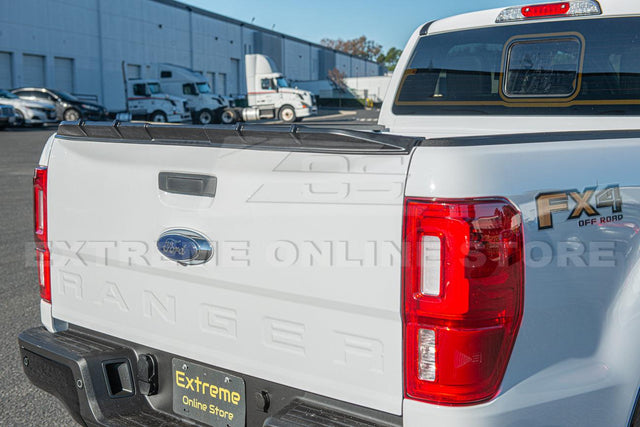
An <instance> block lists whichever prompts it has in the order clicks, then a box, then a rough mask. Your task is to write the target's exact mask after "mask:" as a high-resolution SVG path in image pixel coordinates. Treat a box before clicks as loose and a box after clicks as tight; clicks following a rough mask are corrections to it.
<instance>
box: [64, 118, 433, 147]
mask: <svg viewBox="0 0 640 427" xmlns="http://www.w3.org/2000/svg"><path fill="white" fill-rule="evenodd" d="M57 135H58V136H59V137H63V138H79V139H83V140H97V141H104V142H121V143H133V144H159V145H187V146H204V147H228V148H235V149H254V150H281V151H312V152H330V153H353V154H394V153H395V154H409V153H410V152H411V149H412V148H413V147H415V146H416V145H418V144H419V143H420V142H421V141H422V140H423V139H422V138H415V137H406V136H398V135H390V134H385V133H380V132H367V131H360V130H350V129H336V128H325V127H310V126H300V125H291V126H278V125H246V124H241V123H239V124H236V125H205V126H201V125H172V124H159V123H128V122H127V123H125V122H119V121H114V122H83V121H76V122H62V123H60V125H59V126H58V133H57Z"/></svg>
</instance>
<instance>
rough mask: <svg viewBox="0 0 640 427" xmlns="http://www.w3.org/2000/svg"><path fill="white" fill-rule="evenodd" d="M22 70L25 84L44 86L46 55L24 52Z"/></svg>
mask: <svg viewBox="0 0 640 427" xmlns="http://www.w3.org/2000/svg"><path fill="white" fill-rule="evenodd" d="M22 70H23V74H22V75H23V81H22V84H23V85H24V86H33V87H44V56H41V55H27V54H24V55H23V57H22Z"/></svg>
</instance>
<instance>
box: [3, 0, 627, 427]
mask: <svg viewBox="0 0 640 427" xmlns="http://www.w3.org/2000/svg"><path fill="white" fill-rule="evenodd" d="M252 58H253V59H252V60H249V61H248V62H249V63H250V64H249V65H248V68H252V69H253V70H254V71H253V72H252V73H250V75H252V76H253V77H254V79H255V80H254V83H257V84H258V86H257V87H256V86H255V85H254V86H252V87H251V88H250V91H252V92H253V91H261V90H264V91H268V93H269V94H276V95H278V96H280V95H282V96H283V99H284V98H285V96H284V95H285V94H286V96H287V97H289V96H291V97H292V98H291V99H295V97H298V99H300V103H302V102H309V100H308V98H307V101H303V100H302V99H301V97H299V96H298V93H297V92H295V91H293V90H291V89H288V88H286V87H284V84H282V85H281V86H276V88H277V90H272V89H271V87H272V86H271V85H272V84H273V83H274V80H275V84H276V85H278V84H279V83H278V82H277V80H278V79H279V78H280V77H279V76H280V75H278V74H275V73H272V72H271V71H268V72H262V71H260V72H255V69H256V68H260V67H261V66H258V65H256V63H258V62H262V63H263V65H264V64H265V63H266V64H267V65H268V61H267V60H266V59H265V58H264V57H262V56H254V57H252ZM265 68H266V66H265ZM269 70H272V69H271V68H269ZM265 80H266V81H265ZM263 81H265V82H264V87H265V88H267V89H262V87H263V86H262V82H263ZM284 89H287V91H286V92H285V91H284ZM388 92H389V93H388V95H387V96H386V97H385V100H384V102H383V105H382V107H381V112H380V118H379V124H380V125H381V126H382V127H383V128H384V129H383V130H381V131H379V132H376V131H357V130H350V129H330V128H326V127H320V126H318V127H311V126H302V125H297V124H291V125H286V126H278V125H251V124H237V125H235V126H224V125H218V126H216V125H209V126H199V125H181V126H173V125H167V124H158V123H150V124H149V123H146V124H139V123H118V122H113V123H107V122H101V123H96V122H87V123H83V122H82V121H76V122H64V123H62V124H60V126H59V128H58V131H57V133H56V134H54V135H52V136H51V137H50V138H49V139H48V142H47V143H46V145H45V147H44V151H43V153H42V157H41V158H40V161H39V164H38V165H37V168H36V170H35V173H34V181H33V184H34V185H33V196H34V204H35V221H34V226H35V234H34V238H35V254H36V258H37V260H38V269H39V275H38V277H39V279H38V280H39V289H40V295H39V298H40V308H41V320H42V325H41V326H38V327H34V328H30V329H27V330H25V331H24V332H22V333H21V334H20V336H19V340H18V345H19V349H20V357H21V359H20V361H15V363H16V364H20V365H22V367H23V369H24V372H25V374H26V375H27V377H28V378H29V379H30V380H31V381H32V382H33V383H34V384H35V385H37V386H38V387H40V388H42V389H43V390H46V391H48V392H49V393H52V394H54V395H55V396H56V397H58V398H59V399H60V400H62V401H63V402H64V403H65V405H66V407H67V408H68V410H69V411H70V413H71V414H73V416H74V417H75V419H76V420H78V421H79V422H81V423H84V424H86V425H92V426H93V425H113V426H115V425H126V426H134V425H136V426H140V425H163V426H168V425H172V426H173V425H175V426H192V425H194V424H198V425H207V426H215V427H245V426H249V427H254V426H264V427H292V426H358V427H365V426H367V427H370V426H380V427H390V426H397V427H399V426H405V427H463V426H464V427H467V426H472V427H514V426H518V427H605V426H606V427H630V426H631V427H640V409H639V404H638V396H639V391H640V171H639V169H638V159H640V130H638V119H639V117H640V7H639V5H638V2H637V1H636V0H602V1H600V2H598V1H595V0H568V1H564V2H560V3H547V4H531V5H523V6H518V7H506V8H499V9H492V10H486V11H480V12H474V13H471V14H465V15H460V16H454V17H449V18H444V19H439V20H435V21H429V22H426V23H424V24H423V25H420V26H419V27H418V28H416V29H415V31H414V32H413V34H412V35H411V37H410V39H409V41H408V43H407V45H406V47H405V49H404V51H403V53H402V55H401V57H400V59H399V62H398V65H397V68H396V69H395V71H394V74H393V77H392V79H391V82H390V84H389V89H388ZM254 95H256V98H257V94H254ZM287 99H289V98H287ZM287 102H293V101H287ZM269 103H270V105H272V110H273V112H275V111H279V112H280V113H281V112H282V108H284V107H285V106H286V105H289V106H291V108H293V110H294V112H295V111H297V110H296V108H298V107H295V106H293V104H287V103H284V102H283V103H282V104H278V105H279V106H278V107H277V106H276V103H275V102H274V101H269ZM265 105H266V103H265ZM256 108H258V107H256ZM265 108H266V107H265ZM311 108H312V104H309V105H308V107H307V109H303V108H302V107H300V108H298V110H299V111H308V110H310V109H311ZM295 117H296V118H298V117H299V116H297V115H296V116H295ZM25 285H29V286H30V284H25ZM33 285H34V287H35V284H33ZM34 298H37V296H36V295H35V292H34ZM35 398H36V397H34V399H35ZM37 398H38V399H41V397H37ZM7 410H11V409H7ZM46 422H47V420H44V419H43V420H42V424H46Z"/></svg>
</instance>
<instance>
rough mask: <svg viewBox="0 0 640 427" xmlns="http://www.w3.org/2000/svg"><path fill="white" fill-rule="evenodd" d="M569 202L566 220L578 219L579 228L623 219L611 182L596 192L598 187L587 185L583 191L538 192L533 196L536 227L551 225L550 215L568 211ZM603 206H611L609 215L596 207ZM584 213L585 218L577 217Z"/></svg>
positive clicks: (617, 191)
mask: <svg viewBox="0 0 640 427" xmlns="http://www.w3.org/2000/svg"><path fill="white" fill-rule="evenodd" d="M570 205H571V211H570V212H569V216H568V217H567V220H573V219H577V220H579V221H578V226H579V227H584V226H586V225H593V224H605V223H608V222H615V221H620V220H621V219H622V213H621V212H622V198H621V197H620V187H619V186H618V185H610V186H608V187H606V188H604V189H602V190H600V191H597V187H587V188H585V189H584V191H583V192H579V191H578V190H565V191H554V192H552V193H540V194H538V195H537V196H536V210H537V212H538V230H544V229H546V228H553V214H554V213H557V212H564V211H569V208H570ZM602 208H611V213H612V215H602V214H601V213H600V211H599V210H598V209H602ZM583 214H584V215H586V218H585V219H580V218H581V217H582V216H583ZM607 214H608V212H607ZM595 217H599V218H595Z"/></svg>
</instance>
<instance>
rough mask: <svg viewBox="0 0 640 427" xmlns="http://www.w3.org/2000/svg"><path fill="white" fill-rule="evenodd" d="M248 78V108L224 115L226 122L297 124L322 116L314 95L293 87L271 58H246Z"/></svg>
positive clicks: (251, 56)
mask: <svg viewBox="0 0 640 427" xmlns="http://www.w3.org/2000/svg"><path fill="white" fill-rule="evenodd" d="M245 76H246V80H247V104H248V106H247V107H245V108H234V109H231V110H227V111H226V113H225V114H224V115H223V116H222V122H223V123H233V122H235V121H244V122H248V121H253V120H260V119H279V120H281V121H283V122H285V123H293V122H299V121H301V120H302V119H304V118H305V117H309V116H312V115H315V114H317V113H318V107H317V106H316V101H315V97H314V96H313V94H312V93H311V92H309V91H306V90H301V89H298V88H295V87H291V86H290V84H289V82H288V80H287V79H286V78H285V76H284V75H283V74H282V73H280V72H279V71H278V69H277V67H276V65H275V63H274V62H273V60H272V59H271V58H269V57H268V56H266V55H260V54H250V55H245Z"/></svg>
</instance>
